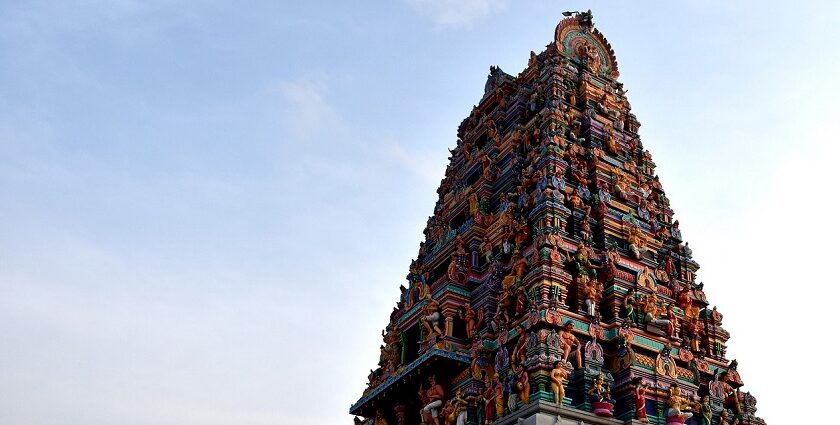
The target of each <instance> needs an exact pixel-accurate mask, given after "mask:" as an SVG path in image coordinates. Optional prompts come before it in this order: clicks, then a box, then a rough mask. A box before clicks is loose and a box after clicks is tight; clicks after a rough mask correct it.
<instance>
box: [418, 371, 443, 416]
mask: <svg viewBox="0 0 840 425" xmlns="http://www.w3.org/2000/svg"><path fill="white" fill-rule="evenodd" d="M428 380H429V388H425V389H424V388H423V386H422V385H421V386H420V390H419V391H418V394H419V395H420V402H421V404H422V405H423V408H422V409H420V417H421V418H422V419H423V423H424V424H426V425H440V421H439V420H438V410H439V409H440V408H441V406H442V405H443V395H444V394H443V387H441V386H440V384H438V383H437V381H436V379H435V375H429V377H428Z"/></svg>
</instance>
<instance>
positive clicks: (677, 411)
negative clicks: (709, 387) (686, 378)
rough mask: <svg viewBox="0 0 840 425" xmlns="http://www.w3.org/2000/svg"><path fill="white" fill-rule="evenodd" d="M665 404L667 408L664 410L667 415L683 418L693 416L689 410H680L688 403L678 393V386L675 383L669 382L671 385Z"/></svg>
mask: <svg viewBox="0 0 840 425" xmlns="http://www.w3.org/2000/svg"><path fill="white" fill-rule="evenodd" d="M666 404H667V405H668V410H667V411H666V412H665V414H666V415H667V416H676V417H682V418H684V419H688V418H690V417H692V416H693V415H692V413H691V412H683V411H682V409H685V408H687V407H688V404H687V401H686V400H685V398H684V397H683V396H682V395H681V394H680V388H679V387H677V386H676V385H675V384H671V387H670V388H669V389H668V400H667V401H666Z"/></svg>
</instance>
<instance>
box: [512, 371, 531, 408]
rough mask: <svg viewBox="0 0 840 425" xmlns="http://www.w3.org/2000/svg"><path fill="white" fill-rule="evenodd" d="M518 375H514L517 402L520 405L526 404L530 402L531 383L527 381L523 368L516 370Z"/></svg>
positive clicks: (526, 374) (526, 372) (526, 373)
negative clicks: (517, 396) (520, 403)
mask: <svg viewBox="0 0 840 425" xmlns="http://www.w3.org/2000/svg"><path fill="white" fill-rule="evenodd" d="M518 370H519V373H518V374H517V375H516V384H515V386H516V393H517V394H518V395H519V401H521V402H522V405H523V406H524V405H526V404H528V402H529V401H530V400H531V383H530V381H529V379H528V371H527V370H526V369H525V366H520V367H519V368H518Z"/></svg>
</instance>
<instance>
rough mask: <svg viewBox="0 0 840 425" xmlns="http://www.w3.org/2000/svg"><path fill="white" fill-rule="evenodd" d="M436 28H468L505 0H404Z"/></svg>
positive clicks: (493, 10) (505, 2) (497, 7)
mask: <svg viewBox="0 0 840 425" xmlns="http://www.w3.org/2000/svg"><path fill="white" fill-rule="evenodd" d="M406 2H407V3H408V4H409V5H410V6H411V7H412V8H413V9H415V10H416V11H417V12H419V13H421V14H423V15H426V16H428V17H429V18H431V19H432V20H433V21H434V22H435V25H436V26H437V27H438V28H465V27H466V28H469V27H471V26H472V25H473V24H474V23H475V22H477V21H479V20H481V19H483V18H486V17H487V16H489V15H491V14H492V13H495V12H498V11H500V10H502V9H504V8H505V6H507V0H406Z"/></svg>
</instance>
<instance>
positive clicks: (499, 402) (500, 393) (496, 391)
mask: <svg viewBox="0 0 840 425" xmlns="http://www.w3.org/2000/svg"><path fill="white" fill-rule="evenodd" d="M493 401H494V403H495V404H494V405H495V406H496V417H497V418H501V417H502V416H504V415H505V386H504V385H503V384H502V380H501V379H499V377H498V376H496V385H495V386H494V387H493Z"/></svg>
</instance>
